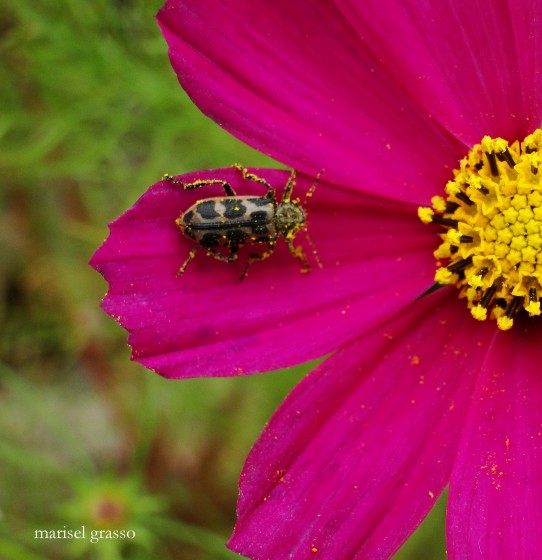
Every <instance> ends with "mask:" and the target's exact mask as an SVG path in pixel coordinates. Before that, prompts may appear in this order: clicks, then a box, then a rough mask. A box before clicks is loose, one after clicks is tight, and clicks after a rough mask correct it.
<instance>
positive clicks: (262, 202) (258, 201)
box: [248, 196, 273, 206]
mask: <svg viewBox="0 0 542 560" xmlns="http://www.w3.org/2000/svg"><path fill="white" fill-rule="evenodd" d="M248 201H249V202H251V203H252V204H254V206H267V205H269V204H270V205H271V206H273V201H272V200H271V199H270V198H264V197H263V196H258V197H254V198H249V199H248Z"/></svg>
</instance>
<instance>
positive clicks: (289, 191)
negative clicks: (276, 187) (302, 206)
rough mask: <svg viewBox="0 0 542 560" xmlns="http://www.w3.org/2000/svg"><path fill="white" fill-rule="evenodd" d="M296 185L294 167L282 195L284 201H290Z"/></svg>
mask: <svg viewBox="0 0 542 560" xmlns="http://www.w3.org/2000/svg"><path fill="white" fill-rule="evenodd" d="M294 185H295V169H292V172H291V173H290V177H289V178H288V182H287V183H286V187H285V188H284V195H283V196H282V202H290V198H291V197H292V190H293V188H294Z"/></svg>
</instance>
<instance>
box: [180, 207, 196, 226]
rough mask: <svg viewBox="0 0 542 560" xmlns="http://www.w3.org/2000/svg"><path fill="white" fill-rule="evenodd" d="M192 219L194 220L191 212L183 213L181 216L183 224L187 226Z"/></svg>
mask: <svg viewBox="0 0 542 560" xmlns="http://www.w3.org/2000/svg"><path fill="white" fill-rule="evenodd" d="M193 218H194V212H193V211H192V210H189V211H188V212H185V213H184V214H183V216H182V221H183V223H185V224H189V223H190V222H191V221H192V219H193Z"/></svg>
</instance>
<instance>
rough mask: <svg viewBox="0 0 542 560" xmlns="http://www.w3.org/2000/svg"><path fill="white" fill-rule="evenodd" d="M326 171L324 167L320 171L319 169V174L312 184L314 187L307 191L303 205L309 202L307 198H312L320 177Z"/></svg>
mask: <svg viewBox="0 0 542 560" xmlns="http://www.w3.org/2000/svg"><path fill="white" fill-rule="evenodd" d="M324 171H325V170H324V169H320V171H318V175H316V178H315V179H314V183H313V184H312V187H311V188H310V189H309V190H308V191H307V194H306V195H305V200H304V201H303V206H305V204H307V199H308V198H310V197H311V196H312V195H313V194H314V191H315V190H316V187H317V185H318V179H320V177H321V176H322V173H323V172H324Z"/></svg>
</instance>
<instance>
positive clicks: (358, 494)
mask: <svg viewBox="0 0 542 560" xmlns="http://www.w3.org/2000/svg"><path fill="white" fill-rule="evenodd" d="M449 296H450V294H449V293H442V292H440V293H437V294H433V295H432V296H428V297H426V298H422V299H421V300H419V301H418V302H416V303H415V304H413V305H412V306H411V307H409V308H408V309H407V310H405V311H403V312H402V313H401V314H400V315H399V316H398V317H397V318H396V319H394V320H393V321H390V322H389V323H388V324H387V325H386V326H385V327H384V328H383V327H380V328H378V329H375V330H374V331H373V332H372V333H370V334H368V335H366V336H365V337H363V338H361V339H360V340H359V341H357V342H355V343H354V344H352V345H350V346H349V347H348V348H345V349H343V350H340V351H339V352H337V354H335V355H334V356H332V357H331V358H329V359H328V360H327V361H326V362H324V363H323V364H322V365H321V366H320V367H318V368H317V369H316V370H315V371H313V372H312V373H311V374H309V375H308V376H307V378H305V380H304V381H302V382H301V383H300V384H299V385H298V387H297V388H296V389H295V390H294V391H293V392H292V393H291V394H290V396H289V397H288V398H287V399H286V401H285V402H284V403H283V405H282V406H281V408H280V409H279V410H278V412H277V413H276V414H275V416H274V417H273V418H272V420H271V421H270V423H269V425H268V426H267V427H266V428H265V430H264V432H263V434H262V436H261V437H260V439H259V440H258V442H257V443H256V445H255V447H254V448H253V450H252V452H251V454H250V456H249V458H248V460H247V463H246V465H245V468H244V470H243V474H242V475H241V483H240V497H239V504H238V514H239V521H238V525H237V527H236V530H235V532H234V534H233V536H232V538H231V541H230V543H229V545H228V546H230V547H231V548H232V549H233V550H235V551H237V552H240V553H242V554H245V555H247V556H248V557H249V558H251V559H252V560H284V559H285V558H295V559H305V558H312V557H316V558H319V559H322V560H351V559H361V558H370V559H371V560H377V559H383V558H389V557H390V556H391V554H393V552H394V551H395V550H397V548H398V547H399V546H400V545H401V543H402V542H403V541H404V540H405V539H406V538H407V536H408V535H409V534H410V533H411V532H412V531H413V530H414V528H415V527H416V526H417V525H418V524H419V523H420V522H421V520H422V519H423V518H424V516H425V515H426V514H427V513H428V511H429V510H430V508H431V507H432V506H433V504H434V503H435V501H436V499H437V498H438V496H439V494H440V493H441V491H442V490H443V488H444V486H445V485H446V483H447V481H448V477H449V474H450V471H451V468H452V463H453V459H454V456H455V453H456V448H457V443H458V439H459V434H460V428H461V426H462V425H463V422H464V417H465V415H466V412H467V408H468V403H469V401H470V393H471V390H472V387H473V384H474V382H475V379H476V373H477V370H478V368H479V365H480V362H481V361H482V359H483V356H484V354H485V341H486V339H487V335H488V327H491V326H490V325H482V327H483V328H482V329H480V330H479V331H478V332H479V335H478V336H473V334H472V329H471V328H470V327H472V318H471V317H470V316H469V314H468V312H467V311H466V310H465V309H464V306H463V305H462V304H461V302H459V301H457V300H456V299H455V298H450V297H449ZM489 332H492V328H490V329H489ZM312 552H318V554H317V555H316V556H314V555H313V554H312Z"/></svg>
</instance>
